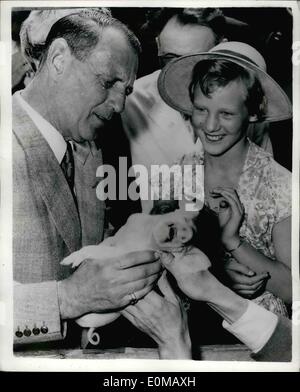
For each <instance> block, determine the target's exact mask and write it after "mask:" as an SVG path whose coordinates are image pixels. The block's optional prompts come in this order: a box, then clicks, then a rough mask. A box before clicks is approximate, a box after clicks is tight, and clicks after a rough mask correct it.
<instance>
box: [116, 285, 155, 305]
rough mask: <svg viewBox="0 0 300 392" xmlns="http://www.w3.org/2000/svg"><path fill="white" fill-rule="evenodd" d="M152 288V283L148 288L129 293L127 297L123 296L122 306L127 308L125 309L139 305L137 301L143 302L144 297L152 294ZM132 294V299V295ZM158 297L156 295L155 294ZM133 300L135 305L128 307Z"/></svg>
mask: <svg viewBox="0 0 300 392" xmlns="http://www.w3.org/2000/svg"><path fill="white" fill-rule="evenodd" d="M153 287H154V283H153V284H150V285H148V286H145V287H143V288H142V289H140V290H133V291H131V292H130V293H128V294H127V295H125V297H124V300H123V301H124V305H123V306H127V307H135V306H138V305H139V301H141V300H142V301H144V297H145V296H146V295H147V294H148V295H149V294H151V293H152V290H153ZM132 294H134V297H133V295H132ZM157 295H158V294H157ZM133 298H135V299H136V300H137V301H138V302H137V303H136V304H135V305H130V303H131V301H132V300H133Z"/></svg>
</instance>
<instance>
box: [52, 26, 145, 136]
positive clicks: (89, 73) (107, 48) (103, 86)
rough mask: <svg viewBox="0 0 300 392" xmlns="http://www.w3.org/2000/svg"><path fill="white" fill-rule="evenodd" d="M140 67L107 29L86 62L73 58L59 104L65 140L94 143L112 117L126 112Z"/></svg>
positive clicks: (124, 43)
mask: <svg viewBox="0 0 300 392" xmlns="http://www.w3.org/2000/svg"><path fill="white" fill-rule="evenodd" d="M137 67H138V57H137V54H136V53H135V51H134V50H133V49H132V48H131V46H130V45H129V43H128V41H127V38H126V37H125V36H124V34H123V33H122V32H120V31H119V30H117V29H115V28H105V29H104V31H103V34H102V37H101V39H100V40H99V42H98V44H97V46H96V47H95V49H94V50H93V51H92V54H91V55H90V56H89V57H88V58H87V59H86V60H85V61H79V60H77V59H76V58H75V57H74V56H72V58H71V62H70V64H69V65H68V68H67V69H66V70H65V73H64V79H63V81H62V85H61V86H60V89H61V95H60V96H61V100H60V101H59V103H58V104H59V107H58V112H59V113H60V115H59V119H58V129H60V130H61V132H62V134H63V136H64V137H65V138H66V139H72V140H75V141H77V142H83V141H85V140H89V141H91V140H94V139H95V138H96V136H97V132H98V131H99V130H100V129H101V128H103V127H104V126H105V124H106V123H107V122H108V121H109V120H110V119H111V117H112V116H113V114H114V113H120V112H121V111H122V110H123V108H124V104H125V99H126V96H127V95H128V94H130V93H131V91H132V88H133V83H134V80H135V77H136V72H137Z"/></svg>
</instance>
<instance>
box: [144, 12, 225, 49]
mask: <svg viewBox="0 0 300 392" xmlns="http://www.w3.org/2000/svg"><path fill="white" fill-rule="evenodd" d="M173 16H176V19H177V21H178V23H179V24H181V25H183V26H184V25H188V24H192V25H199V26H206V27H209V28H211V29H212V31H213V32H214V34H215V37H216V43H218V42H219V41H221V39H222V38H224V31H225V25H226V19H225V16H224V14H223V12H222V11H221V10H220V9H219V8H160V9H155V10H153V11H149V12H148V14H147V19H148V20H147V22H146V23H145V24H144V26H143V31H144V32H145V33H147V34H150V32H151V33H152V34H153V35H154V36H158V35H159V34H160V33H161V31H162V30H163V28H164V27H165V25H166V24H167V23H168V21H169V20H170V19H171V18H172V17H173Z"/></svg>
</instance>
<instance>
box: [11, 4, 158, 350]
mask: <svg viewBox="0 0 300 392" xmlns="http://www.w3.org/2000/svg"><path fill="white" fill-rule="evenodd" d="M139 51H140V47H139V42H138V40H137V39H136V37H135V36H134V35H133V34H132V33H131V32H130V31H129V30H128V29H127V27H125V26H124V25H123V24H122V23H121V22H119V21H118V20H116V19H113V18H112V17H110V16H109V15H107V14H103V13H101V12H97V11H95V10H91V11H88V10H86V11H74V13H72V14H70V15H67V16H65V17H62V18H61V19H59V20H58V21H57V22H56V23H54V25H53V26H52V28H51V30H50V32H49V34H48V36H47V39H46V42H45V44H44V48H43V51H42V54H41V57H40V64H39V68H38V70H37V73H36V75H35V77H34V79H33V80H32V82H31V83H30V84H29V85H28V86H27V87H26V89H25V90H22V91H21V92H20V93H16V94H15V95H14V97H13V187H14V188H13V191H14V200H13V214H14V216H13V222H14V227H13V257H14V280H15V281H16V283H15V287H14V323H15V326H14V338H15V343H16V344H18V343H19V344H24V343H32V342H41V341H51V340H59V339H62V338H63V337H64V331H63V330H62V321H64V320H68V319H72V318H76V317H78V316H80V315H82V314H85V313H88V312H106V311H111V310H114V309H119V308H122V307H125V306H127V305H128V304H129V303H135V302H136V300H138V299H140V298H142V297H143V296H144V295H145V294H147V293H148V292H149V291H150V290H151V288H152V286H153V284H154V283H155V281H156V280H157V277H158V273H159V271H160V263H159V262H158V260H157V257H156V255H154V254H153V252H150V251H144V252H135V253H131V254H128V255H126V256H124V258H122V259H110V260H105V261H102V262H99V261H97V262H94V261H92V262H88V263H83V264H82V266H81V267H80V268H79V269H78V270H76V271H75V272H74V273H73V274H72V275H70V271H69V270H66V269H64V267H62V266H60V261H61V260H62V259H63V258H64V257H65V256H67V255H69V254H70V253H72V252H74V251H76V250H78V249H80V248H81V247H82V246H84V245H89V244H96V243H99V242H100V241H101V240H102V238H103V225H104V203H103V202H101V201H99V200H98V199H97V197H96V189H95V187H96V185H97V178H96V169H97V167H98V166H99V165H101V163H102V158H101V151H100V150H97V148H96V147H95V144H94V142H93V140H94V139H95V138H96V136H97V133H98V132H99V130H101V128H103V126H104V125H105V124H106V123H107V122H108V121H109V120H110V119H111V117H112V116H113V114H114V113H120V112H121V111H122V110H123V108H124V103H125V99H126V96H127V95H128V94H130V92H131V91H132V88H133V82H134V79H135V75H136V71H137V66H138V53H139ZM64 324H65V323H64Z"/></svg>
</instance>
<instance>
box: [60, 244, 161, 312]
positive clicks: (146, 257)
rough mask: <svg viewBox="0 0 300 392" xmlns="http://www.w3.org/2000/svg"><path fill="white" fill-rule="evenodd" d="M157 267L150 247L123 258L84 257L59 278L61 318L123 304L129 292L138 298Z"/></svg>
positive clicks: (146, 289)
mask: <svg viewBox="0 0 300 392" xmlns="http://www.w3.org/2000/svg"><path fill="white" fill-rule="evenodd" d="M160 270H161V263H160V261H159V256H156V255H155V253H154V252H153V251H139V252H132V253H128V254H127V255H125V256H124V257H123V258H122V259H114V258H112V259H107V260H96V259H93V260H91V259H89V260H86V261H84V262H83V263H82V264H81V265H80V267H79V268H78V269H77V270H76V271H75V272H74V273H73V274H72V275H71V276H70V277H69V278H67V279H65V280H62V281H60V282H58V298H59V305H60V312H61V318H62V319H69V318H77V317H80V316H81V315H83V314H86V313H91V312H93V313H102V312H109V311H114V310H117V309H120V308H123V307H125V306H127V305H128V304H129V303H130V301H131V299H132V296H131V294H132V293H135V296H136V298H137V299H141V298H143V297H144V296H145V295H146V294H147V293H148V292H149V291H150V290H151V289H152V288H153V285H154V284H155V282H156V281H157V279H158V277H159V273H160Z"/></svg>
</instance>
